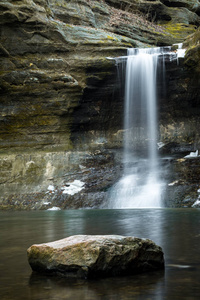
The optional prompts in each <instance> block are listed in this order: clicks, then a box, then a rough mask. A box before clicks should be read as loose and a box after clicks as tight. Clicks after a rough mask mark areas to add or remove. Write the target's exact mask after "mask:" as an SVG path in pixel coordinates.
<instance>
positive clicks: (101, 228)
mask: <svg viewBox="0 0 200 300" xmlns="http://www.w3.org/2000/svg"><path fill="white" fill-rule="evenodd" d="M0 233H1V238H0V252H1V253H0V285H1V286H0V299H1V300H11V299H12V300H29V299H30V300H32V299H33V300H45V299H52V300H53V299H54V300H55V299H56V300H59V299H81V300H83V299H85V300H89V299H97V300H98V299H102V300H107V299H109V300H111V299H115V300H119V299H123V300H124V299H153V300H154V299H159V300H161V299H170V300H171V299H173V300H177V299H183V295H184V297H185V298H184V299H199V295H200V286H199V280H200V260H199V249H200V210H198V209H132V210H74V211H73V210H71V211H40V212H0ZM75 234H119V235H126V236H128V235H131V236H138V237H143V238H150V239H152V240H153V241H155V242H156V243H157V244H159V245H160V246H161V247H162V248H163V250H164V253H165V261H166V268H165V273H161V272H157V273H151V274H150V273H149V274H142V275H137V276H132V277H121V278H107V279H101V280H96V281H81V280H66V279H59V278H53V277H46V276H40V275H33V274H32V272H31V269H30V267H29V265H28V262H27V258H26V249H27V248H28V247H29V246H30V245H32V244H34V243H44V242H50V241H53V240H57V239H61V238H64V237H67V236H70V235H75Z"/></svg>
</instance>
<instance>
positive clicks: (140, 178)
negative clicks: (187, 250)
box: [109, 46, 181, 208]
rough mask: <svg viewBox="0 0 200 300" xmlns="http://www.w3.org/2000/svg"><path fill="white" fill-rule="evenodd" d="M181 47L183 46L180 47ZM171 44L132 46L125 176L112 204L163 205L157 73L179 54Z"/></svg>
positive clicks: (113, 191)
mask: <svg viewBox="0 0 200 300" xmlns="http://www.w3.org/2000/svg"><path fill="white" fill-rule="evenodd" d="M180 48H181V47H180V46H179V49H180ZM179 51H181V49H180V50H178V51H177V52H176V53H175V52H174V51H171V48H170V47H162V48H160V47H157V48H145V49H137V48H134V49H128V54H127V57H119V58H117V59H116V63H117V64H118V65H119V64H125V65H126V67H125V69H126V74H125V95H124V99H125V104H124V150H123V165H124V171H123V176H122V178H121V179H120V180H119V182H117V183H116V184H115V185H114V186H113V188H112V189H111V193H110V202H109V207H110V208H151V207H162V194H163V191H164V189H165V183H164V182H163V181H162V180H161V179H160V178H161V176H160V175H161V174H160V167H159V159H158V153H157V132H158V128H157V127H158V125H157V124H158V122H157V73H158V71H160V70H159V68H162V72H159V74H161V73H162V76H163V87H164V86H165V83H164V77H165V74H164V72H165V60H166V59H167V60H169V61H172V60H175V59H177V58H178V56H179Z"/></svg>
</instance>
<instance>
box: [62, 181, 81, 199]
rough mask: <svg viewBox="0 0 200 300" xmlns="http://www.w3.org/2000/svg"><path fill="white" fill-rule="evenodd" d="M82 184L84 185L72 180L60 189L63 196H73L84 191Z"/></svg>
mask: <svg viewBox="0 0 200 300" xmlns="http://www.w3.org/2000/svg"><path fill="white" fill-rule="evenodd" d="M84 184H85V183H84V182H82V181H80V180H74V181H73V182H71V183H67V184H66V186H64V187H63V188H62V189H63V194H69V195H74V194H76V193H78V192H80V191H81V190H82V189H84V187H83V186H84Z"/></svg>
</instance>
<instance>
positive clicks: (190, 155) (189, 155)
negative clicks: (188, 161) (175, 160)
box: [184, 150, 199, 158]
mask: <svg viewBox="0 0 200 300" xmlns="http://www.w3.org/2000/svg"><path fill="white" fill-rule="evenodd" d="M198 154H199V151H198V150H196V151H195V152H190V154H188V155H186V156H184V158H191V157H198Z"/></svg>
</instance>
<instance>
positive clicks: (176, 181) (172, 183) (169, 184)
mask: <svg viewBox="0 0 200 300" xmlns="http://www.w3.org/2000/svg"><path fill="white" fill-rule="evenodd" d="M177 183H178V180H175V181H173V182H170V183H168V186H173V185H175V184H177Z"/></svg>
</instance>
